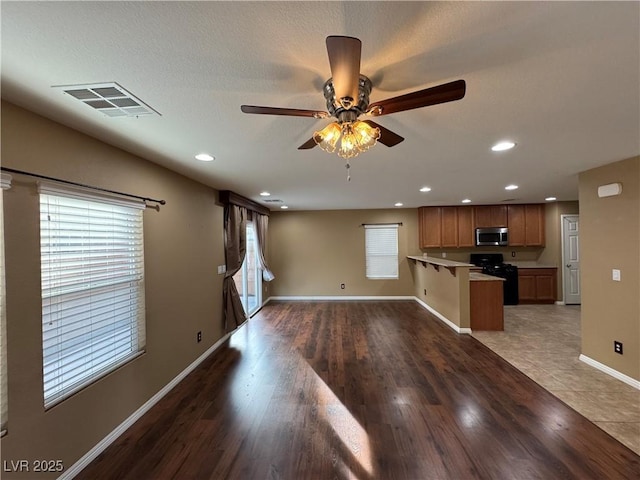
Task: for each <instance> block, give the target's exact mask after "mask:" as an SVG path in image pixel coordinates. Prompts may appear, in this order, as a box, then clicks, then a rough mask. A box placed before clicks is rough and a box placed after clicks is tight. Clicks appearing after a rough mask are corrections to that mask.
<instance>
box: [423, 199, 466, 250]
mask: <svg viewBox="0 0 640 480" xmlns="http://www.w3.org/2000/svg"><path fill="white" fill-rule="evenodd" d="M418 231H419V236H420V248H441V247H454V248H456V247H473V245H474V240H473V235H474V228H473V208H472V207H420V208H419V209H418Z"/></svg>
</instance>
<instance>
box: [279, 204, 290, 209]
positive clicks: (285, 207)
mask: <svg viewBox="0 0 640 480" xmlns="http://www.w3.org/2000/svg"><path fill="white" fill-rule="evenodd" d="M280 208H281V209H282V210H286V209H287V208H289V207H288V206H286V205H280Z"/></svg>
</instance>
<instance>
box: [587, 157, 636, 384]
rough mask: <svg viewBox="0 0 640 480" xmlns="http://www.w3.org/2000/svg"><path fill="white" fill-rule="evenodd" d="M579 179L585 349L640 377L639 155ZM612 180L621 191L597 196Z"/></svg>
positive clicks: (598, 169) (615, 366) (593, 357)
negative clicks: (619, 349)
mask: <svg viewBox="0 0 640 480" xmlns="http://www.w3.org/2000/svg"><path fill="white" fill-rule="evenodd" d="M579 181H580V264H581V267H580V281H581V283H582V354H583V355H586V356H587V357H589V358H591V359H593V360H596V361H598V362H600V363H602V364H604V365H607V366H608V367H611V368H613V369H614V370H617V371H618V372H621V373H623V374H625V375H627V376H629V377H631V378H634V379H636V380H639V381H640V299H639V297H640V295H639V292H640V157H634V158H630V159H627V160H623V161H620V162H616V163H612V164H609V165H605V166H603V167H599V168H595V169H592V170H588V171H586V172H583V173H581V174H580V176H579ZM614 182H621V183H622V194H621V195H619V196H615V197H606V198H598V186H599V185H605V184H609V183H614ZM612 269H619V270H620V272H621V281H620V282H617V281H613V280H612ZM614 340H617V341H620V342H623V347H624V348H623V350H624V354H623V355H619V354H616V353H614V351H613V342H614Z"/></svg>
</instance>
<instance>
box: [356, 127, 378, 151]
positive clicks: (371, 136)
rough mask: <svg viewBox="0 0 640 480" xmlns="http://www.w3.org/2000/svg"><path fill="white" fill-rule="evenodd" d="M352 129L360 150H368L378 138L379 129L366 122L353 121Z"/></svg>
mask: <svg viewBox="0 0 640 480" xmlns="http://www.w3.org/2000/svg"><path fill="white" fill-rule="evenodd" d="M353 131H354V133H355V135H356V141H357V145H358V149H359V150H360V151H361V152H364V151H365V150H369V149H370V148H371V147H373V146H374V145H375V144H376V142H377V141H378V139H379V138H380V129H379V128H375V127H372V126H371V125H369V124H368V123H366V122H354V124H353Z"/></svg>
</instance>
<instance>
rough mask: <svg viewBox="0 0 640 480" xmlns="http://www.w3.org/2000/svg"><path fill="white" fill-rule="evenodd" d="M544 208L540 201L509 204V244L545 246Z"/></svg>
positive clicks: (516, 245) (515, 245)
mask: <svg viewBox="0 0 640 480" xmlns="http://www.w3.org/2000/svg"><path fill="white" fill-rule="evenodd" d="M544 208H545V206H544V204H538V203H536V204H530V205H509V206H508V207H507V226H508V227H509V246H512V247H544V245H545V229H544V225H545V213H544Z"/></svg>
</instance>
